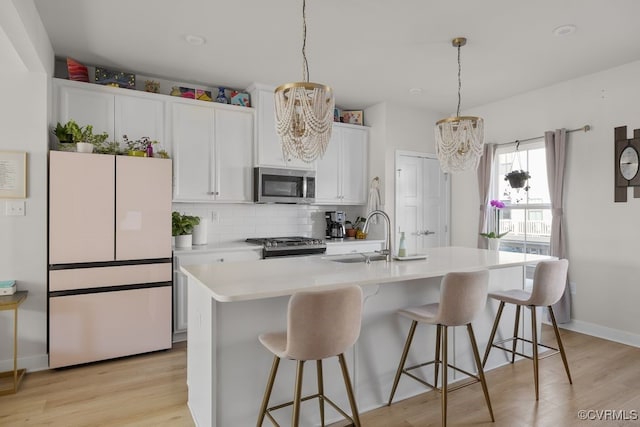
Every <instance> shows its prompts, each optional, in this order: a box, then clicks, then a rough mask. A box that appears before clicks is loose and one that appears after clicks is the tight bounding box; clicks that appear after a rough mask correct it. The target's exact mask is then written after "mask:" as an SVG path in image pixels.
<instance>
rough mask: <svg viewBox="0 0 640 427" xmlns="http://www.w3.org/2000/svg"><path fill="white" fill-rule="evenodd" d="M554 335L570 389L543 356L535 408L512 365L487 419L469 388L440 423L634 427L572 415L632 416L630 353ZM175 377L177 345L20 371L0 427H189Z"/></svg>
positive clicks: (495, 382) (391, 424)
mask: <svg viewBox="0 0 640 427" xmlns="http://www.w3.org/2000/svg"><path fill="white" fill-rule="evenodd" d="M543 331H544V332H543V336H544V337H545V338H547V337H552V333H551V334H550V332H551V331H550V329H549V328H548V327H546V326H543ZM561 333H562V337H563V342H564V344H565V347H566V349H567V353H568V357H569V365H570V368H571V373H572V376H573V386H571V385H569V383H568V381H567V378H566V375H565V372H564V369H563V366H562V361H561V359H560V357H559V356H554V357H550V358H547V359H544V360H542V361H541V362H540V367H541V369H540V384H541V389H540V400H539V401H538V402H536V401H535V397H534V390H533V378H532V375H533V374H532V367H531V362H530V361H528V360H522V361H519V362H516V363H515V364H514V365H507V366H503V367H501V368H498V369H495V370H493V371H491V372H488V373H487V381H488V384H489V392H490V394H491V401H492V404H493V409H494V412H495V417H496V422H495V423H491V422H490V418H489V413H488V411H487V408H486V406H485V403H484V398H483V394H482V389H481V388H480V385H479V384H475V385H472V386H470V387H466V388H463V389H460V390H457V391H455V392H453V393H451V394H450V395H449V425H452V426H459V425H462V426H464V425H466V426H474V427H478V426H500V427H502V426H505V427H507V426H508V427H518V426H523V427H524V426H553V427H556V426H557V427H560V426H562V427H564V426H594V427H595V426H607V427H613V426H633V425H636V426H637V425H640V421H581V420H579V419H578V416H577V413H578V410H581V409H585V410H607V409H611V410H626V411H627V412H628V413H630V411H632V410H633V411H640V349H639V348H635V347H629V346H625V345H622V344H617V343H613V342H610V341H605V340H601V339H598V338H593V337H590V336H587V335H582V334H578V333H575V332H570V331H564V330H563V331H561ZM551 342H553V340H551ZM494 351H496V350H495V349H494ZM399 355H400V349H398V357H399ZM265 378H266V373H265ZM185 379H186V347H185V345H184V344H178V345H176V346H175V347H174V349H173V350H170V351H166V352H158V353H153V354H148V355H141V356H134V357H129V358H124V359H120V360H115V361H109V362H102V363H95V364H91V365H86V366H81V367H76V368H71V369H61V370H54V371H43V372H34V373H30V374H28V375H27V376H26V378H25V380H24V382H23V384H22V386H21V388H20V391H19V392H18V393H17V394H15V395H9V396H0V426H10V427H14V426H15V427H19V426H47V425H48V426H65V427H67V426H171V427H183V426H184V427H187V426H188V427H191V426H193V422H192V421H191V417H190V414H189V411H188V409H187V405H186V400H187V389H186V384H185ZM401 381H411V380H410V379H408V378H406V377H404V378H402V380H401ZM361 421H362V424H363V426H366V427H418V426H420V427H422V426H439V425H440V397H439V395H438V394H436V393H433V392H430V393H425V394H422V395H420V396H416V397H414V398H411V399H407V400H404V401H399V402H396V403H394V404H393V405H392V406H391V407H384V408H381V409H377V410H375V411H371V412H368V413H365V414H362V415H361ZM266 425H267V423H266V422H265V426H266ZM341 425H342V424H341ZM221 427H244V426H221Z"/></svg>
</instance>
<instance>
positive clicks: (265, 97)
mask: <svg viewBox="0 0 640 427" xmlns="http://www.w3.org/2000/svg"><path fill="white" fill-rule="evenodd" d="M257 108H258V159H257V161H258V164H259V165H260V166H272V167H276V168H282V167H291V168H297V169H314V167H315V165H313V164H309V163H305V162H303V161H302V160H299V159H296V158H293V157H290V156H289V157H287V158H286V159H285V157H284V155H283V153H282V144H281V142H280V137H279V136H278V133H277V132H276V108H275V96H274V94H273V91H269V90H260V91H259V93H258V107H257Z"/></svg>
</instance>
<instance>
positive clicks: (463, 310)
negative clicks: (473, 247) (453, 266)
mask: <svg viewBox="0 0 640 427" xmlns="http://www.w3.org/2000/svg"><path fill="white" fill-rule="evenodd" d="M488 285H489V272H488V271H487V270H482V271H476V272H468V273H449V274H447V275H445V276H444V278H443V279H442V283H441V285H440V302H439V303H435V304H427V305H423V306H420V307H412V308H406V309H404V310H400V311H399V314H400V315H401V316H404V317H408V318H409V319H411V320H412V323H411V328H410V329H409V335H408V336H407V341H406V342H405V345H404V350H403V351H402V357H401V358H400V364H399V365H398V370H397V372H396V377H395V379H394V381H393V387H392V389H391V395H390V396H389V405H391V402H392V400H393V396H394V394H395V393H396V388H397V387H398V382H399V381H400V376H401V375H402V374H405V375H407V376H409V377H410V378H413V379H414V380H416V381H418V382H419V383H421V384H424V385H426V386H427V387H430V388H432V389H434V390H438V391H440V392H441V400H442V425H443V427H444V426H446V425H447V393H448V392H449V391H454V390H456V389H459V388H461V387H465V386H467V385H471V384H475V383H477V382H480V383H481V384H482V391H483V392H484V398H485V400H486V402H487V407H488V408H489V414H490V415H491V421H495V418H494V417H493V409H492V408H491V400H490V399H489V390H488V388H487V381H486V380H485V377H484V372H483V370H482V364H481V363H480V354H479V353H478V345H477V343H476V338H475V335H474V333H473V328H472V327H471V321H472V320H473V319H474V318H475V317H476V316H477V315H478V314H479V313H480V312H481V311H482V309H483V308H484V307H485V305H486V302H487V288H488ZM418 323H427V324H430V325H436V327H437V330H436V354H435V360H432V361H430V362H426V363H421V364H418V365H415V366H411V367H409V368H405V367H404V365H405V362H406V360H407V355H408V354H409V349H410V347H411V341H413V335H414V333H415V330H416V326H417V325H418ZM462 325H466V327H467V333H468V334H469V340H470V341H471V348H472V350H473V358H474V361H475V363H476V367H477V369H478V372H477V374H472V373H469V372H467V371H464V370H462V369H459V368H457V367H455V366H453V365H450V364H449V355H448V354H447V353H448V350H447V349H448V328H449V327H450V326H462ZM441 341H442V342H441ZM440 349H442V359H440ZM430 364H433V365H434V382H435V384H429V383H428V382H426V381H425V380H423V379H422V378H419V377H418V376H416V375H414V374H412V373H411V372H410V371H411V370H413V369H417V368H420V367H423V366H427V365H430ZM440 366H442V387H441V388H440V389H439V388H438V368H439V367H440ZM448 368H452V369H454V370H456V371H459V372H462V373H463V374H465V375H468V376H469V377H471V378H473V379H474V380H473V381H467V382H464V383H461V384H457V385H455V386H454V387H452V388H449V386H448V381H447V374H448V372H447V371H448Z"/></svg>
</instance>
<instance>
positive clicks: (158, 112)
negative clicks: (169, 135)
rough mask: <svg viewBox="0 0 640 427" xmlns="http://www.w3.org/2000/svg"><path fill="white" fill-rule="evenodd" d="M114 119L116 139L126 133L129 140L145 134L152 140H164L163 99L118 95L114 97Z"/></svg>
mask: <svg viewBox="0 0 640 427" xmlns="http://www.w3.org/2000/svg"><path fill="white" fill-rule="evenodd" d="M115 119H116V120H115V135H114V139H115V140H117V141H122V135H127V137H128V138H129V139H130V140H135V139H140V138H142V137H143V136H147V137H149V138H150V139H151V140H153V141H158V142H160V143H164V142H165V137H164V102H163V101H159V100H157V99H146V98H137V97H132V96H123V95H119V96H117V97H116V99H115Z"/></svg>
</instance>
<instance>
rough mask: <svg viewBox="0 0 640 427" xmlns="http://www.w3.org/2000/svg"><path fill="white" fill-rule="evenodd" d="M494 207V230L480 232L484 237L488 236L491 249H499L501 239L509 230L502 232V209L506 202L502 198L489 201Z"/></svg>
mask: <svg viewBox="0 0 640 427" xmlns="http://www.w3.org/2000/svg"><path fill="white" fill-rule="evenodd" d="M489 204H490V205H491V207H492V208H493V211H494V212H493V227H494V231H490V232H489V233H480V235H481V236H482V237H486V238H487V242H488V244H489V249H491V250H498V248H499V247H500V239H501V238H502V237H504V236H505V235H506V234H507V233H509V232H508V231H505V232H504V233H500V209H503V208H504V203H503V202H501V201H500V200H491V202H490V203H489Z"/></svg>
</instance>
